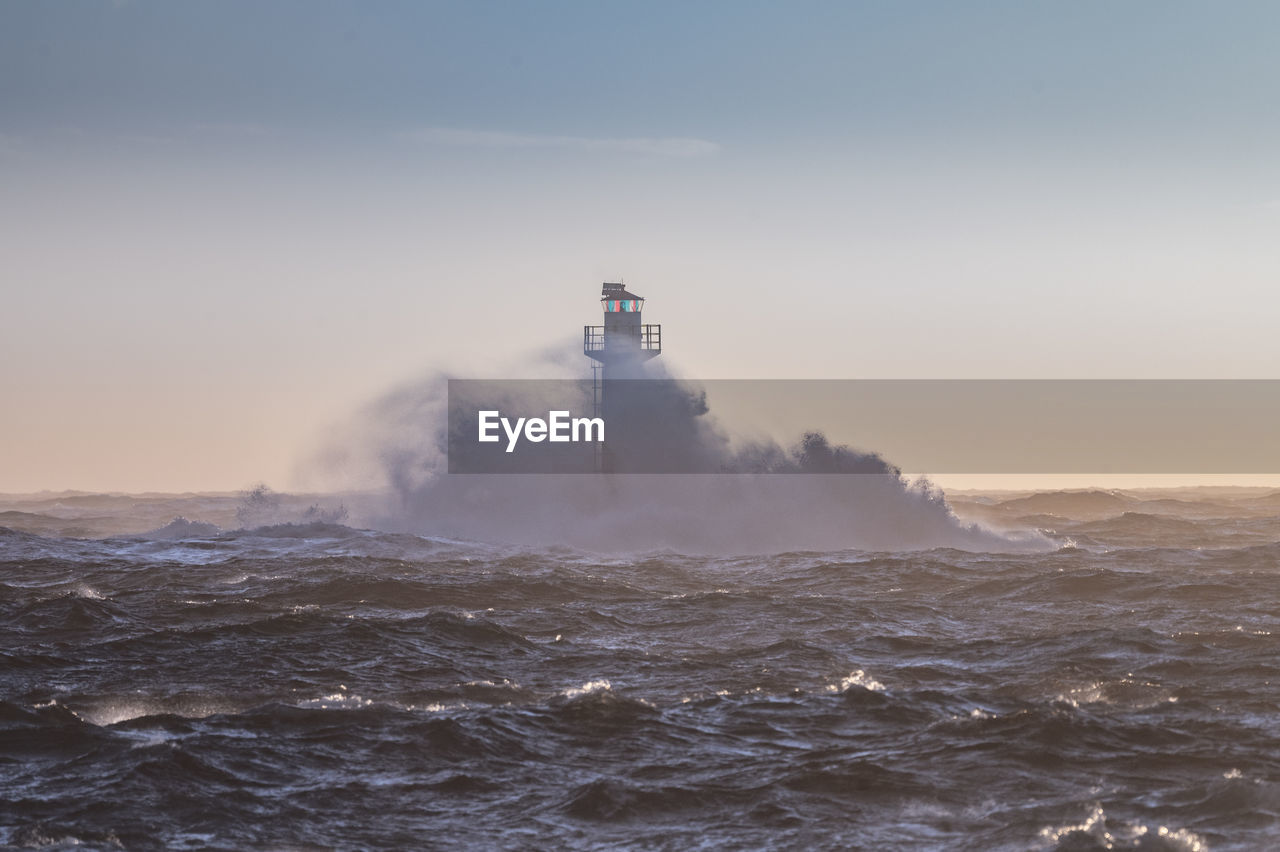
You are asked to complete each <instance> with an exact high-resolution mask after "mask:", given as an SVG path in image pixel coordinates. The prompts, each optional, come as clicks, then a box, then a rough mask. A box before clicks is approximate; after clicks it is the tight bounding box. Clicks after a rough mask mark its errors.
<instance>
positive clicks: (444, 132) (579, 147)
mask: <svg viewBox="0 0 1280 852" xmlns="http://www.w3.org/2000/svg"><path fill="white" fill-rule="evenodd" d="M405 136H406V137H407V138H409V139H413V140H415V141H417V142H424V143H427V144H430V145H452V146H456V147H465V148H552V149H559V150H568V151H582V152H587V153H613V154H641V155H645V156H657V157H710V156H714V155H716V154H718V153H719V152H720V146H719V145H717V144H716V143H715V142H708V141H707V140H705V139H690V138H684V137H662V138H649V137H614V138H611V137H598V136H549V135H542V134H533V133H502V132H499V131H494V130H465V129H461V128H454V127H428V128H424V129H422V130H415V131H411V132H409V133H407V134H405Z"/></svg>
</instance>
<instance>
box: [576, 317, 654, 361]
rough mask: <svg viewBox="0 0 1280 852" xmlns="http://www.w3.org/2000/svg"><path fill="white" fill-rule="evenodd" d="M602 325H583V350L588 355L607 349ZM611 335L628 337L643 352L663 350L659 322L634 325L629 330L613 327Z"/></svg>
mask: <svg viewBox="0 0 1280 852" xmlns="http://www.w3.org/2000/svg"><path fill="white" fill-rule="evenodd" d="M604 328H605V327H604V326H602V325H584V326H583V327H582V351H583V353H585V354H587V355H593V354H599V353H602V352H604V351H605V334H604ZM610 334H611V335H616V336H617V337H619V338H620V337H627V338H629V340H630V341H631V342H632V343H633V344H634V345H635V346H636V347H637V348H639V349H640V351H642V352H650V353H652V354H654V355H657V354H659V353H661V352H662V326H661V325H658V324H656V323H655V324H650V325H638V326H632V327H631V328H629V329H627V330H625V331H624V330H622V329H613V330H611V332H610Z"/></svg>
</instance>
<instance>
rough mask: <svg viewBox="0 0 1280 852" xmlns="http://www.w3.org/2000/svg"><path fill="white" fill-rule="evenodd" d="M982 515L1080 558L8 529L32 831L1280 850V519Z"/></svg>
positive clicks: (303, 842)
mask: <svg viewBox="0 0 1280 852" xmlns="http://www.w3.org/2000/svg"><path fill="white" fill-rule="evenodd" d="M1036 499H1039V501H1040V502H1039V503H1036V502H1035V500H1036ZM1055 499H1056V500H1057V502H1054V501H1055ZM1027 500H1031V502H1026V501H1027ZM1116 500H1119V501H1120V502H1119V504H1116V503H1115V502H1114V501H1116ZM1019 501H1022V502H1019ZM1064 501H1065V502H1064ZM953 502H954V505H955V506H956V508H957V511H958V512H961V513H962V514H964V513H966V512H967V513H969V516H970V517H973V518H977V519H980V520H983V521H984V522H987V523H989V524H991V525H993V526H999V525H1000V524H1003V525H1005V526H1007V527H1019V526H1021V527H1022V528H1024V529H1025V528H1036V527H1039V528H1040V529H1042V530H1044V535H1046V536H1047V538H1048V540H1049V541H1050V545H1049V546H1048V547H1047V548H1046V549H1045V550H1044V551H1043V552H1038V553H995V552H991V553H984V552H970V551H962V550H952V549H933V550H925V551H914V552H893V553H891V552H869V551H860V550H844V551H832V552H810V551H799V552H787V553H775V554H763V555H746V556H714V557H713V556H698V555H689V554H681V553H675V552H664V551H654V552H646V553H638V554H630V555H608V556H605V555H600V554H595V553H591V552H587V551H580V550H574V549H569V548H528V547H523V548H522V547H512V546H499V545H491V544H479V543H469V542H464V541H455V540H446V539H441V538H432V537H429V536H420V535H409V534H403V533H401V534H392V533H385V532H375V531H369V530H362V529H356V528H351V527H347V526H341V525H337V524H326V523H312V524H282V525H275V526H266V527H260V528H256V529H251V530H238V531H223V530H221V529H218V528H215V527H211V526H196V525H190V524H188V525H183V524H181V523H179V524H176V525H173V526H171V527H169V528H168V529H167V530H166V531H165V532H164V533H163V534H157V535H151V536H145V535H133V534H130V535H126V534H116V535H113V536H111V537H106V538H66V537H60V536H58V535H54V534H52V533H51V532H50V530H49V529H46V528H43V527H42V528H41V529H42V530H43V534H41V533H38V532H32V531H21V530H18V529H8V528H6V529H0V844H3V845H4V846H5V847H7V848H8V847H21V848H27V847H42V848H73V847H74V848H77V849H85V848H88V849H112V848H125V849H184V848H185V849H206V848H214V849H313V848H340V849H358V848H420V849H457V848H476V849H589V848H606V847H608V848H623V849H670V850H686V849H930V850H931V849H939V850H943V849H946V850H949V849H974V850H1005V849H1008V850H1030V849H1043V850H1095V849H1142V850H1204V849H1213V850H1230V849H1269V848H1276V847H1277V844H1280V637H1278V636H1277V632H1278V631H1280V623H1278V622H1280V583H1278V582H1277V580H1280V544H1276V543H1275V542H1276V541H1277V539H1280V535H1277V532H1278V530H1277V524H1278V523H1280V518H1278V517H1277V516H1280V508H1272V507H1271V504H1270V503H1268V502H1267V500H1266V499H1253V498H1251V499H1250V500H1248V501H1241V500H1237V499H1235V498H1232V499H1231V500H1227V499H1225V498H1223V497H1221V495H1216V496H1213V497H1212V499H1209V498H1199V497H1197V498H1195V499H1182V500H1173V499H1168V498H1161V499H1156V498H1151V499H1147V498H1144V497H1141V496H1140V495H1139V496H1132V495H1116V494H1099V495H1074V496H1072V495H1068V496H1067V497H1063V496H1062V495H1056V496H1055V495H1039V496H1038V497H1037V498H1027V497H1019V498H1009V499H1003V498H986V497H984V498H980V499H979V498H974V499H968V500H959V501H953ZM139 505H140V504H139ZM28 508H30V507H28ZM120 511H121V512H122V513H125V514H127V512H128V509H127V507H126V508H125V509H121V510H120ZM18 514H19V513H11V516H12V517H11V518H10V520H11V521H12V522H13V523H19V522H21V521H24V519H23V518H19V517H18V516H17V515H18ZM25 514H26V516H27V517H26V518H25V523H26V524H27V526H28V527H31V526H32V525H34V524H35V523H36V521H33V520H31V519H32V518H34V517H35V516H36V515H37V514H39V513H38V512H26V513H25ZM56 515H57V513H56V512H54V513H51V514H46V515H45V516H43V517H45V518H46V520H47V519H48V518H52V517H55V516H56ZM1072 515H1074V517H1073V516H1072Z"/></svg>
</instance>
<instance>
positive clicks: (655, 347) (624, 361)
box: [582, 282, 662, 473]
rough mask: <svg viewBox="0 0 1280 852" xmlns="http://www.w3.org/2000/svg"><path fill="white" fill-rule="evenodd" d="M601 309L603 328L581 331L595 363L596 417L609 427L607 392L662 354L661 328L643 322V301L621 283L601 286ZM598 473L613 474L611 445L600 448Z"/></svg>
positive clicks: (634, 376) (612, 409)
mask: <svg viewBox="0 0 1280 852" xmlns="http://www.w3.org/2000/svg"><path fill="white" fill-rule="evenodd" d="M600 306H601V307H602V308H603V309H604V325H587V326H583V328H582V352H583V354H584V355H586V356H587V357H588V358H590V359H592V360H593V361H595V362H596V363H595V364H594V365H592V369H591V373H592V378H593V381H592V396H593V408H594V414H595V416H597V417H603V418H604V420H605V423H606V424H608V422H609V419H610V415H611V414H615V415H616V413H617V411H616V409H617V408H618V407H617V406H616V405H611V404H610V403H609V400H608V395H607V394H606V389H607V388H608V385H609V383H610V382H611V381H613V380H616V379H638V378H642V377H643V376H642V374H641V372H640V371H639V369H638V367H639V365H640V364H642V363H644V362H645V361H648V360H649V359H651V358H655V357H657V356H658V355H661V354H662V326H660V325H652V324H646V323H645V322H644V321H643V320H642V319H641V314H640V312H641V310H642V309H643V308H644V297H642V296H637V295H636V294H635V293H631V292H628V290H627V289H626V288H625V287H623V286H622V284H621V283H617V284H614V283H609V282H606V283H605V284H603V285H601V288H600ZM595 469H596V471H597V472H601V473H610V472H612V470H613V460H612V455H611V453H610V452H609V447H608V443H607V442H606V443H603V444H601V445H598V448H597V452H596V462H595Z"/></svg>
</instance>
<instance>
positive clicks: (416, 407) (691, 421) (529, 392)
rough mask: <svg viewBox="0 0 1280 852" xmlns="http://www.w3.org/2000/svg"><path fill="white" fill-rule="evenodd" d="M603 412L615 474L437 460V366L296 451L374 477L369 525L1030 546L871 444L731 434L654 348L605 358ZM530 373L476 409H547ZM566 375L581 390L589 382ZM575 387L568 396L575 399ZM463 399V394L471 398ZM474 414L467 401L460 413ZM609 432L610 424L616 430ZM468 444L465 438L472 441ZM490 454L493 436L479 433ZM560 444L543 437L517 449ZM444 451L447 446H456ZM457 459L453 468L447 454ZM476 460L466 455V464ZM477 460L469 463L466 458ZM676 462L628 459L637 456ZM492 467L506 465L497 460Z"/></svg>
mask: <svg viewBox="0 0 1280 852" xmlns="http://www.w3.org/2000/svg"><path fill="white" fill-rule="evenodd" d="M525 363H526V364H532V366H530V367H527V368H526V369H525V370H524V372H525V374H526V375H532V376H542V377H545V376H548V375H557V376H560V377H563V376H564V375H565V368H566V367H567V366H568V365H569V363H571V362H569V361H568V359H567V358H565V357H564V355H563V353H562V352H561V351H559V350H552V351H549V352H547V353H543V356H542V357H540V358H534V359H532V360H531V361H530V362H525ZM615 375H619V376H620V377H622V378H625V379H640V378H644V379H666V380H667V381H660V382H628V381H620V382H617V383H615V384H614V385H613V387H612V388H611V390H610V392H611V393H614V394H615V398H614V400H613V407H614V411H615V412H616V413H618V414H620V415H622V416H621V417H619V418H618V419H617V421H614V422H611V423H610V430H611V432H610V434H611V436H613V437H611V441H610V443H611V444H612V445H614V446H620V447H622V448H623V449H622V450H620V451H619V452H618V455H617V458H616V464H615V466H614V473H609V474H593V473H590V471H591V469H592V468H591V466H590V465H591V458H590V454H589V450H583V449H582V448H580V447H573V448H572V450H571V451H576V452H577V453H578V456H577V457H576V458H573V457H564V458H561V459H559V460H558V461H557V466H556V468H555V469H556V470H560V471H564V472H560V473H541V474H531V473H519V472H515V473H511V472H507V473H471V472H468V473H450V472H449V451H448V447H449V442H448V436H449V432H450V430H451V429H452V430H459V429H463V428H465V429H468V430H472V429H474V424H473V423H471V422H470V421H468V422H467V423H460V422H451V415H450V406H449V399H448V379H449V378H450V376H449V375H448V374H445V373H435V374H431V375H428V376H426V377H423V378H421V379H419V380H416V381H413V382H409V383H405V384H402V385H400V386H398V387H394V388H392V389H390V390H389V391H387V392H386V393H384V394H383V395H381V396H380V397H378V398H376V399H375V400H373V401H372V402H371V403H369V404H368V405H367V406H365V407H364V408H363V409H362V410H361V411H360V412H358V413H357V414H356V415H355V416H354V417H353V418H352V419H351V420H350V421H349V422H348V423H347V424H346V425H345V426H344V427H342V428H341V429H339V430H337V431H336V432H335V433H334V434H333V435H332V436H331V437H330V439H329V440H328V441H327V443H326V445H325V446H324V447H323V448H322V450H321V451H320V452H318V453H317V454H315V455H314V456H312V457H311V458H310V459H309V460H308V463H307V465H306V469H305V471H304V472H305V474H306V476H307V479H308V480H310V481H312V482H316V481H320V482H323V483H324V484H325V486H326V487H328V488H330V489H338V490H351V489H358V488H362V489H366V490H372V491H373V492H375V493H378V494H379V495H381V496H380V497H378V498H377V499H376V500H374V501H373V502H371V503H369V502H366V504H365V505H366V510H365V512H364V513H362V514H364V515H365V517H362V518H361V520H363V521H365V522H367V523H369V524H370V525H372V526H374V527H377V528H379V529H383V530H387V531H397V532H409V533H415V534H423V535H433V536H443V537H448V538H459V539H473V540H480V541H490V542H499V543H507V544H518V545H529V546H570V547H579V548H586V549H590V550H596V551H603V552H621V551H626V552H634V551H650V550H663V549H671V550H676V551H680V552H687V553H730V554H744V553H769V552H782V551H792V550H835V549H842V548H858V549H867V550H917V549H928V548H936V547H954V548H960V549H967V550H982V551H993V550H1027V549H1032V550H1042V549H1047V547H1048V544H1047V543H1046V542H1045V541H1044V540H1042V539H1039V538H1034V537H1033V538H1010V537H1007V536H1004V535H1000V534H997V533H994V532H991V531H989V530H986V529H983V528H981V527H979V526H977V525H974V524H966V523H963V522H961V521H960V520H958V519H957V518H956V516H955V515H954V513H953V512H952V511H951V508H950V507H949V506H948V504H947V502H946V499H945V497H944V496H943V494H942V492H941V491H940V490H938V489H937V488H935V487H934V486H932V485H931V484H930V483H929V482H928V481H927V480H925V479H923V478H921V479H917V480H914V481H912V480H908V479H907V478H906V477H904V476H903V475H902V473H901V471H900V470H899V469H898V468H897V467H896V466H894V465H893V464H892V463H891V462H890V461H888V460H886V459H883V458H881V457H880V456H879V455H878V454H876V453H874V452H869V451H864V450H860V449H855V448H853V447H850V446H847V445H843V444H833V443H832V442H830V441H829V440H828V438H827V437H826V435H825V434H824V433H823V432H822V431H821V430H819V429H813V430H809V431H806V432H804V433H803V434H801V435H798V436H797V437H796V438H795V440H794V441H792V442H790V443H785V444H784V443H780V442H777V441H774V440H770V439H760V438H752V439H747V438H744V437H742V434H743V432H744V431H745V430H741V429H734V428H732V427H731V425H730V424H726V423H724V422H722V421H721V420H720V419H719V418H717V417H716V415H715V413H714V411H712V410H711V408H710V406H709V404H708V402H707V398H706V394H705V393H704V392H703V391H701V390H700V389H699V387H698V386H697V384H696V383H694V382H689V381H684V380H680V379H677V378H676V377H674V376H673V375H672V373H671V372H669V371H668V370H667V368H666V367H665V366H662V365H660V364H659V363H658V362H648V363H646V364H640V363H636V364H633V365H629V366H628V367H627V368H626V369H624V370H620V371H618V372H617V373H616V374H615ZM545 386H546V385H544V384H542V383H538V382H527V381H515V382H511V383H509V384H503V383H495V385H494V386H492V387H490V388H489V392H490V394H491V396H489V397H487V398H486V399H485V400H484V401H483V405H484V406H485V407H491V408H496V409H499V410H514V409H519V410H538V409H541V410H544V411H545V410H546V409H547V408H548V407H554V406H557V405H564V404H565V401H564V399H563V398H559V399H556V400H550V399H543V400H540V399H538V398H537V396H536V395H537V393H538V391H539V389H540V388H543V387H545ZM577 387H581V388H583V389H584V390H583V393H584V394H587V393H589V388H590V383H589V381H584V382H581V383H579V384H578V385H577ZM588 401H589V397H588V398H587V399H579V400H578V401H577V402H578V407H577V410H580V411H581V410H588V409H585V408H584V406H585V405H587V404H588ZM476 404H478V403H477V401H476V400H469V404H468V405H467V406H464V408H466V409H467V410H468V411H474V409H475V406H476ZM472 416H474V415H472ZM619 432H622V433H623V435H624V437H623V439H622V440H615V438H616V436H617V435H618V433H619ZM473 446H474V445H473ZM486 447H491V448H495V449H496V452H497V453H498V454H501V453H502V448H501V446H500V445H486ZM539 451H540V452H541V453H542V454H544V455H545V454H551V453H560V454H562V455H563V454H564V453H565V448H564V445H555V446H553V445H550V444H542V445H539V446H538V448H536V449H535V452H534V453H533V454H531V455H530V456H528V458H529V459H533V460H535V461H536V460H537V459H538V458H539V454H538V453H539ZM455 461H456V460H455ZM454 469H455V470H456V469H458V467H457V466H456V465H455V468H454ZM467 469H468V470H476V469H477V468H476V467H475V466H474V464H473V465H472V466H470V467H468V468H467ZM480 469H483V466H482V467H481V468H480ZM655 469H663V470H675V471H681V472H677V473H658V474H654V473H640V472H636V471H645V470H655ZM505 470H508V471H510V470H511V468H510V467H507V468H505Z"/></svg>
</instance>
